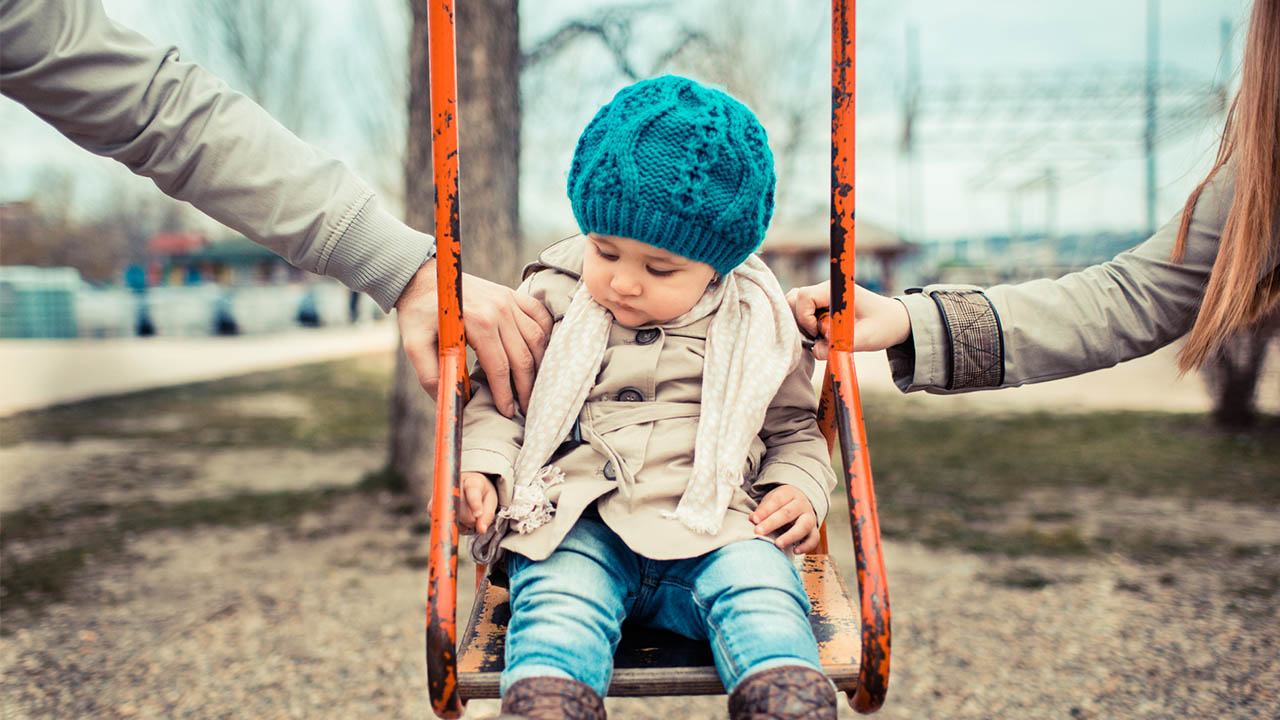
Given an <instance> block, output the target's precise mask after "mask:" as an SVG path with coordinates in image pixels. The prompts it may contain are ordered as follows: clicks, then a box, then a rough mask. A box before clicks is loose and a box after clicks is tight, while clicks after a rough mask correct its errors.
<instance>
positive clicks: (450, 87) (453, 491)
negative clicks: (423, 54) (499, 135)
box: [427, 0, 469, 718]
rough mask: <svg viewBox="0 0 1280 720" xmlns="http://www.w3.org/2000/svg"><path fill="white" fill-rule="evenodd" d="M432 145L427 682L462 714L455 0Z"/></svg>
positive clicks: (437, 701)
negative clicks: (433, 355)
mask: <svg viewBox="0 0 1280 720" xmlns="http://www.w3.org/2000/svg"><path fill="white" fill-rule="evenodd" d="M429 2H430V3H431V4H430V7H429V8H428V15H427V27H428V47H429V52H428V55H429V62H430V76H431V116H432V118H431V123H432V138H431V149H432V156H433V160H434V166H435V196H436V197H435V201H436V222H435V225H436V257H437V261H436V273H437V274H436V280H437V285H436V287H437V292H438V296H437V300H438V305H439V311H440V385H439V387H438V388H437V391H436V397H437V401H436V402H437V405H436V407H437V410H436V446H435V451H436V455H435V469H434V474H433V487H432V492H431V550H430V554H429V555H428V560H427V580H428V583H429V585H428V588H427V688H428V691H429V693H430V697H431V708H432V710H434V711H435V713H436V715H438V716H439V717H442V718H456V717H459V716H460V715H462V709H463V702H462V700H461V698H460V697H459V695H458V654H457V635H458V621H457V602H458V526H457V523H456V522H455V517H456V512H457V504H458V463H459V461H460V456H461V449H462V448H461V440H462V408H463V406H464V405H465V404H466V398H467V392H468V390H469V388H468V385H467V368H466V358H467V356H466V339H465V337H464V336H463V329H462V268H461V257H460V255H461V253H460V241H459V238H458V218H459V211H458V122H457V121H458V118H457V109H458V101H457V98H458V93H457V77H456V72H455V60H454V31H453V17H454V16H453V0H429Z"/></svg>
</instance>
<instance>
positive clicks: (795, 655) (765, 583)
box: [502, 517, 822, 696]
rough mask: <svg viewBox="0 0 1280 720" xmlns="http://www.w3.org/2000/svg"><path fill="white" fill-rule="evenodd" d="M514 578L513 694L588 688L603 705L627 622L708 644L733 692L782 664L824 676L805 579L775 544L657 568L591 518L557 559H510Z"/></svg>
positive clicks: (506, 678) (506, 679) (748, 545)
mask: <svg viewBox="0 0 1280 720" xmlns="http://www.w3.org/2000/svg"><path fill="white" fill-rule="evenodd" d="M507 574H508V575H509V576H510V578H511V621H510V623H509V624H508V625H507V641H506V647H507V650H506V669H505V670H504V671H503V673H502V692H503V694H505V693H506V691H507V688H509V687H511V685H512V684H514V683H515V682H516V681H518V680H523V679H524V678H528V677H547V676H550V677H560V678H569V679H573V680H578V681H580V682H583V683H586V684H587V685H589V686H591V688H592V689H594V690H595V691H596V692H597V693H599V694H600V695H601V696H603V695H604V694H605V691H606V690H608V688H609V680H610V678H611V677H612V675H613V653H614V650H615V649H617V647H618V640H619V638H620V637H621V626H622V621H623V619H626V618H629V619H631V620H632V621H634V622H638V623H641V624H643V625H647V626H650V627H657V628H662V629H665V630H670V631H672V632H676V633H679V634H681V635H684V636H686V637H690V638H694V639H707V640H709V641H710V642H711V652H712V655H713V656H714V657H715V663H716V671H717V672H718V673H719V674H720V679H721V681H723V682H724V687H725V691H726V692H732V691H733V689H734V688H735V687H736V686H737V684H738V682H739V681H740V680H741V679H742V678H744V677H746V676H747V675H750V674H752V673H755V672H759V671H761V670H767V669H769V668H773V667H779V666H782V665H804V666H807V667H811V668H814V669H816V670H821V669H822V668H821V665H820V664H819V660H818V645H817V641H816V640H815V639H814V636H813V630H812V628H810V626H809V618H808V613H809V598H808V597H807V596H806V595H805V593H804V589H803V588H802V587H801V585H800V576H799V574H798V573H797V572H796V569H795V566H794V565H792V563H791V560H790V559H789V558H788V557H787V555H786V554H785V553H784V552H783V551H782V550H779V549H778V548H777V547H775V546H774V545H773V544H772V543H770V542H767V541H764V540H745V541H742V542H735V543H731V544H729V545H726V546H724V547H722V548H720V549H718V550H715V551H713V552H710V553H708V554H706V555H702V556H699V557H694V558H688V559H684V560H650V559H648V558H644V557H641V556H639V555H637V554H635V553H634V552H632V551H631V549H630V548H628V547H627V546H626V544H625V543H624V542H623V541H622V539H621V538H619V537H618V536H617V535H616V534H614V532H613V531H612V530H610V529H609V527H608V526H607V525H605V524H604V523H603V522H601V521H600V520H598V519H594V518H591V517H583V518H581V519H579V520H578V522H577V524H576V525H574V527H573V530H571V531H570V532H569V534H568V536H566V537H565V539H564V542H562V543H560V546H559V547H558V548H556V550H555V552H553V553H552V554H551V555H550V557H548V558H547V559H546V560H542V561H533V560H530V559H528V558H526V557H524V556H523V555H518V554H516V553H510V554H509V555H508V556H507Z"/></svg>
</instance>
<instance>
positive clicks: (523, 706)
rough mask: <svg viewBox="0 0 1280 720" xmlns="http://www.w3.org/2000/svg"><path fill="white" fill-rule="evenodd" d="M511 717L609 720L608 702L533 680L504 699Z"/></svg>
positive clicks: (578, 686) (548, 680)
mask: <svg viewBox="0 0 1280 720" xmlns="http://www.w3.org/2000/svg"><path fill="white" fill-rule="evenodd" d="M508 716H514V717H521V718H527V720H605V715H604V700H602V699H601V698H600V696H599V695H597V694H596V691H595V690H592V689H591V688H590V687H588V686H587V685H586V684H584V683H580V682H578V681H577V680H566V679H564V678H556V677H531V678H525V679H523V680H520V681H518V682H516V683H515V684H514V685H512V686H511V687H509V688H507V692H506V694H505V695H503V696H502V717H504V718H505V717H508ZM833 717H834V716H833Z"/></svg>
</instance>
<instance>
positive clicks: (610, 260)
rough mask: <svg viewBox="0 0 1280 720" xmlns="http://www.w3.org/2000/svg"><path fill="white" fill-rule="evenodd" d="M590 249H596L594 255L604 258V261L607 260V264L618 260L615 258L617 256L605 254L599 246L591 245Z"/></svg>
mask: <svg viewBox="0 0 1280 720" xmlns="http://www.w3.org/2000/svg"><path fill="white" fill-rule="evenodd" d="M591 247H593V248H595V249H596V254H597V255H599V256H600V257H602V258H604V259H605V260H608V261H609V262H613V261H614V260H617V259H618V256H617V255H611V254H609V253H607V252H605V251H604V250H601V249H600V246H599V245H592V246H591Z"/></svg>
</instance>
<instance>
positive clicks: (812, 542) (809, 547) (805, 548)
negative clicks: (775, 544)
mask: <svg viewBox="0 0 1280 720" xmlns="http://www.w3.org/2000/svg"><path fill="white" fill-rule="evenodd" d="M818 540H819V536H818V528H817V527H814V528H813V529H812V530H810V531H809V534H808V536H806V537H805V539H804V540H802V541H801V542H798V543H796V545H795V547H793V548H791V551H792V552H794V553H795V554H797V555H803V554H804V553H807V552H813V551H814V550H817V549H818Z"/></svg>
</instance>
